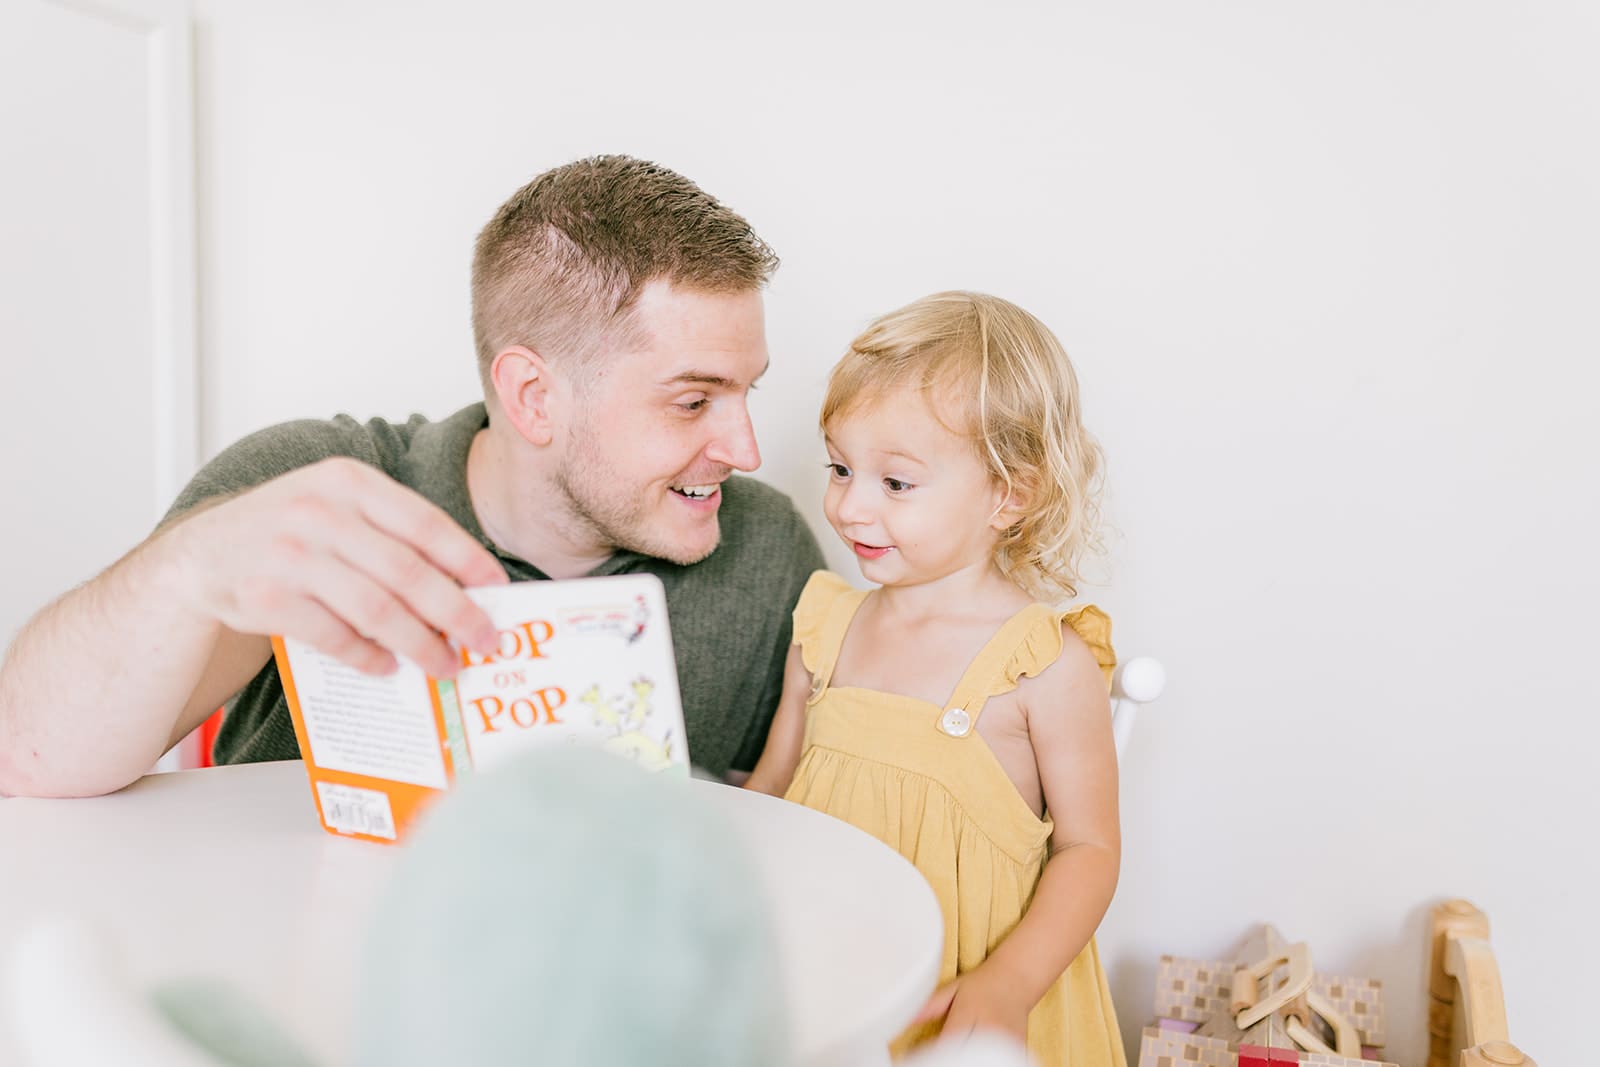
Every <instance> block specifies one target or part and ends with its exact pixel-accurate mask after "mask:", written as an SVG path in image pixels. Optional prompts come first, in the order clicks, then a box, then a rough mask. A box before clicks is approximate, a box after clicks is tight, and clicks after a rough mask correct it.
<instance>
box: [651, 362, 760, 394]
mask: <svg viewBox="0 0 1600 1067" xmlns="http://www.w3.org/2000/svg"><path fill="white" fill-rule="evenodd" d="M771 366H772V361H771V360H768V361H767V365H766V366H765V367H762V368H761V374H757V375H756V376H755V378H754V379H753V380H752V381H751V383H750V384H751V385H754V384H755V383H756V382H758V381H760V380H761V375H763V374H766V373H767V370H768V368H770V367H771ZM661 384H662V385H664V386H672V385H713V386H716V387H717V388H719V389H737V388H738V387H739V384H740V383H738V382H736V381H734V380H733V379H732V378H726V377H723V376H722V375H720V374H709V373H707V372H705V371H697V370H686V371H683V372H682V373H681V374H674V375H673V376H672V377H670V378H667V379H666V380H664V381H663V382H662V383H661Z"/></svg>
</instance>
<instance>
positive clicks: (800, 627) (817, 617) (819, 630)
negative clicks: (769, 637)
mask: <svg viewBox="0 0 1600 1067" xmlns="http://www.w3.org/2000/svg"><path fill="white" fill-rule="evenodd" d="M864 596H866V593H865V592H863V591H862V590H859V589H857V588H855V587H854V586H852V585H851V584H850V583H849V582H847V581H845V580H844V579H843V578H841V577H839V576H838V575H837V574H834V573H833V572H832V571H814V572H813V573H812V575H811V577H810V578H808V579H807V580H806V584H805V588H804V589H802V590H800V599H799V600H798V601H796V602H795V605H794V636H793V638H792V640H793V642H794V643H795V644H797V645H799V646H800V651H801V654H802V658H803V659H804V661H805V665H806V669H807V670H812V671H814V670H816V669H817V668H816V660H817V651H818V649H819V648H820V646H821V645H822V643H823V642H824V641H826V640H827V639H828V636H829V635H828V631H829V629H830V628H831V626H830V620H831V622H832V623H834V624H836V623H837V622H838V619H839V616H838V615H837V614H836V609H838V608H840V607H841V606H842V603H841V602H842V601H844V600H845V599H846V598H850V597H854V598H856V599H858V600H859V599H860V598H861V597H864ZM845 621H846V622H848V619H846V620H845Z"/></svg>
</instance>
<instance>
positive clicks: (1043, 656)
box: [949, 604, 1117, 723]
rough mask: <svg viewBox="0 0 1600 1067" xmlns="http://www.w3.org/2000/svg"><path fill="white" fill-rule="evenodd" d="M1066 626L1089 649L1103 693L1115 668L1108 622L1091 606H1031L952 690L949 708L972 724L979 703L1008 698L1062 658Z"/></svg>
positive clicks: (991, 643) (1012, 621) (1000, 633)
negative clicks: (1103, 683)
mask: <svg viewBox="0 0 1600 1067" xmlns="http://www.w3.org/2000/svg"><path fill="white" fill-rule="evenodd" d="M1063 624H1065V625H1066V626H1068V627H1069V628H1070V629H1071V630H1072V632H1073V633H1075V634H1077V635H1078V637H1079V638H1080V639H1081V640H1082V641H1083V643H1084V644H1086V645H1088V646H1089V651H1090V652H1092V653H1094V658H1095V662H1096V663H1098V664H1099V665H1100V672H1101V674H1103V675H1104V676H1105V680H1106V688H1108V689H1109V688H1110V687H1111V675H1112V672H1113V671H1115V670H1116V668H1117V654H1116V652H1115V651H1114V650H1113V649H1112V647H1111V619H1110V618H1109V617H1108V616H1107V615H1106V613H1105V612H1103V611H1101V610H1100V609H1099V608H1097V607H1095V606H1094V605H1093V604H1085V605H1084V606H1083V607H1080V608H1074V609H1072V610H1071V611H1058V610H1056V609H1055V608H1052V607H1051V606H1050V605H1048V604H1030V605H1029V606H1028V607H1026V608H1023V609H1022V610H1021V611H1020V612H1018V613H1017V614H1016V615H1014V616H1012V617H1011V619H1010V620H1009V621H1007V622H1006V624H1005V625H1004V626H1002V627H1000V629H999V630H998V631H996V633H995V635H994V637H993V638H991V639H990V640H989V643H988V644H986V645H984V647H983V649H982V651H980V652H979V653H978V655H977V656H976V657H975V658H974V659H973V661H972V664H971V666H969V667H968V668H967V672H966V674H965V675H963V676H962V678H961V681H960V682H958V683H957V684H956V689H955V692H954V693H953V694H952V695H951V698H950V705H949V706H950V708H952V709H956V708H959V709H961V710H962V711H964V712H965V713H966V715H967V717H968V719H969V720H970V722H972V723H976V722H977V721H978V716H979V715H980V714H981V713H982V711H983V705H984V703H985V702H986V701H987V700H988V699H989V698H990V697H992V696H999V695H1000V694H1001V693H1009V692H1011V691H1012V690H1013V689H1015V688H1016V687H1017V684H1018V683H1019V682H1020V681H1021V680H1022V679H1023V678H1024V677H1032V676H1034V675H1037V674H1039V673H1040V672H1042V671H1043V670H1044V669H1045V668H1046V667H1048V666H1050V664H1052V663H1054V662H1055V661H1056V660H1057V659H1059V658H1060V656H1061V649H1062V647H1063V646H1064V644H1065V639H1064V638H1063V637H1062V636H1061V627H1062V625H1063Z"/></svg>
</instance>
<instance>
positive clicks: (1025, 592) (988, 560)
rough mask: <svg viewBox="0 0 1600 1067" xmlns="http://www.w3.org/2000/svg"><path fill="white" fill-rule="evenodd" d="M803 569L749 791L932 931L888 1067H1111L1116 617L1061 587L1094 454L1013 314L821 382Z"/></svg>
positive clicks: (1069, 585) (1084, 513)
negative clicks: (1001, 1064)
mask: <svg viewBox="0 0 1600 1067" xmlns="http://www.w3.org/2000/svg"><path fill="white" fill-rule="evenodd" d="M821 422H822V429H823V433H824V437H825V440H826V444H827V449H828V469H829V474H830V477H829V485H828V490H827V495H826V497H825V499H824V503H823V508H824V511H825V512H826V514H827V517H828V522H829V523H830V524H831V525H832V526H833V528H834V530H835V531H836V532H837V533H838V535H839V536H840V537H841V538H843V540H844V542H845V543H846V544H847V545H849V546H850V547H851V549H852V551H853V552H854V553H855V555H856V559H857V560H858V562H859V564H860V566H861V573H862V574H863V575H864V576H865V577H866V578H867V579H868V580H869V581H871V582H874V583H876V584H877V585H878V588H876V589H873V590H872V591H870V592H861V591H858V590H854V589H852V588H851V587H850V586H849V585H848V584H847V583H846V582H844V581H843V580H842V579H840V578H838V577H836V576H834V575H832V574H828V573H826V572H818V573H817V574H815V575H813V576H812V578H811V581H810V583H809V584H808V585H807V586H806V589H805V592H804V593H803V594H802V595H801V597H800V601H799V603H798V604H797V605H796V607H795V612H794V645H793V647H791V649H790V650H789V659H788V666H787V673H786V676H785V681H784V692H783V697H782V700H781V702H780V704H779V707H778V711H777V715H776V718H775V719H774V721H773V725H772V732H771V734H770V736H769V737H768V740H767V746H766V749H765V751H764V752H763V753H762V756H761V759H760V762H759V763H758V764H757V765H756V769H755V770H754V771H753V772H752V773H751V776H750V779H749V781H748V782H747V783H746V785H747V786H748V787H749V788H752V789H760V790H763V791H765V792H768V793H774V794H781V795H784V796H786V797H788V798H789V799H791V800H795V801H798V802H799V803H802V804H805V805H807V806H809V807H812V808H816V809H817V810H819V811H824V812H827V813H829V814H832V815H836V816H838V817H839V818H842V819H845V820H846V821H848V822H851V823H854V824H855V825H857V826H859V827H861V828H862V829H864V830H866V831H867V832H869V833H871V834H873V835H875V836H876V837H878V838H879V839H880V840H882V841H884V842H885V843H887V844H888V845H890V846H892V847H893V848H895V849H898V850H899V851H900V853H901V854H902V855H904V856H905V857H906V858H907V859H908V860H910V861H911V862H912V863H913V864H915V865H916V866H917V868H918V869H919V870H920V871H921V872H922V873H923V875H924V876H925V877H926V878H927V879H928V881H929V883H930V884H931V885H932V886H933V889H934V892H935V893H936V894H937V895H938V897H939V903H940V905H941V908H942V910H943V912H944V922H945V944H944V962H943V966H942V969H941V973H940V985H939V988H938V990H937V991H936V992H935V994H934V995H933V997H932V998H931V999H930V1000H929V1002H928V1004H927V1006H926V1007H925V1008H924V1009H923V1012H922V1015H921V1017H920V1018H919V1024H920V1025H914V1026H913V1027H912V1029H911V1030H909V1031H907V1033H906V1034H904V1035H902V1037H901V1039H900V1040H899V1041H898V1042H897V1043H896V1051H903V1050H904V1049H905V1048H906V1047H908V1046H910V1045H914V1044H917V1043H920V1042H921V1041H924V1040H927V1039H928V1038H930V1037H932V1036H933V1035H934V1034H937V1033H939V1032H940V1030H941V1029H942V1030H943V1032H944V1033H946V1034H964V1033H967V1032H969V1031H971V1030H974V1029H980V1028H997V1029H1000V1030H1004V1031H1009V1032H1011V1033H1012V1034H1015V1035H1016V1036H1017V1037H1018V1038H1020V1039H1025V1040H1026V1042H1027V1045H1028V1050H1029V1053H1030V1054H1031V1056H1032V1057H1033V1058H1034V1060H1035V1061H1036V1062H1037V1063H1038V1064H1040V1065H1041V1067H1058V1065H1063V1064H1071V1065H1072V1067H1093V1065H1102V1064H1109V1065H1114V1067H1124V1063H1125V1061H1124V1056H1123V1051H1122V1043H1121V1038H1120V1037H1119V1036H1118V1033H1117V1023H1116V1016H1115V1013H1114V1012H1113V1010H1112V1005H1111V996H1110V992H1109V990H1108V989H1107V987H1106V978H1105V972H1104V970H1103V969H1102V968H1101V965H1100V958H1099V954H1098V952H1097V951H1096V949H1095V945H1094V941H1093V935H1094V931H1095V927H1096V926H1097V925H1098V924H1099V922H1100V918H1101V916H1102V915H1103V914H1104V913H1105V910H1106V906H1107V905H1108V904H1109V903H1110V901H1111V894H1112V890H1113V889H1114V888H1115V886H1116V881H1117V866H1118V862H1119V854H1120V851H1119V850H1120V837H1119V830H1118V821H1117V760H1116V750H1115V748H1114V746H1113V742H1112V734H1111V713H1110V707H1109V704H1108V694H1107V689H1108V683H1109V680H1110V676H1111V670H1112V667H1113V666H1114V664H1115V658H1114V656H1113V654H1112V651H1111V644H1110V622H1109V620H1108V619H1107V618H1106V616H1105V615H1104V614H1102V613H1101V612H1100V611H1099V610H1098V609H1096V608H1093V607H1083V608H1078V609H1076V610H1074V611H1058V610H1056V609H1055V608H1053V607H1052V606H1051V604H1052V603H1053V602H1055V601H1056V600H1058V599H1060V598H1062V597H1063V596H1070V595H1072V594H1073V593H1074V592H1075V583H1076V582H1077V580H1078V572H1077V565H1078V561H1079V559H1080V558H1081V557H1082V555H1083V554H1084V552H1085V550H1086V549H1087V548H1089V547H1090V546H1091V545H1092V544H1093V543H1094V541H1095V519H1096V516H1097V512H1098V508H1097V502H1096V488H1097V484H1098V476H1099V468H1100V461H1099V449H1098V448H1097V446H1096V445H1095V443H1094V441H1093V439H1092V438H1091V437H1090V436H1089V435H1088V434H1087V433H1086V432H1085V430H1084V429H1083V426H1082V424H1081V422H1080V419H1079V412H1078V387H1077V380H1076V377H1075V375H1074V374H1073V370H1072V365H1071V364H1070V363H1069V362H1068V360H1067V356H1066V353H1065V352H1064V351H1063V350H1062V348H1061V345H1060V343H1059V342H1058V341H1057V340H1056V339H1055V337H1054V336H1053V335H1052V334H1051V333H1050V331H1049V330H1048V329H1046V328H1045V326H1044V325H1043V324H1042V323H1040V322H1039V321H1038V320H1037V319H1035V318H1034V317H1033V316H1031V315H1029V314H1028V313H1027V312H1025V311H1023V310H1022V309H1021V308H1019V307H1017V306H1016V305H1014V304H1011V303H1008V302H1006V301H1004V300H1000V299H997V298H995V297H991V296H984V295H981V294H978V293H965V292H952V293H938V294H935V295H934V296H930V297H927V298H925V299H922V300H919V301H917V302H916V303H914V304H911V305H909V306H908V307H904V308H901V309H900V310H898V311H894V312H891V313H889V314H888V315H885V316H884V317H882V318H881V319H879V320H878V321H876V322H875V323H873V324H872V325H871V326H869V327H868V328H867V330H866V332H865V333H863V334H862V335H861V336H860V337H858V338H857V339H856V340H855V342H854V343H852V344H851V346H850V351H849V353H848V354H847V355H846V356H845V357H844V359H843V360H842V361H841V362H840V363H839V365H838V366H837V367H835V368H834V371H833V375H832V377H831V378H830V380H829V383H828V392H827V398H826V400H825V401H824V403H823V407H822V419H821Z"/></svg>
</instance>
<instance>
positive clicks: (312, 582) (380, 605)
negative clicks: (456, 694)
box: [300, 556, 459, 678]
mask: <svg viewBox="0 0 1600 1067" xmlns="http://www.w3.org/2000/svg"><path fill="white" fill-rule="evenodd" d="M300 580H301V581H302V582H303V583H304V587H305V588H306V589H307V590H311V591H314V592H313V593H312V595H313V596H314V598H315V599H316V600H317V601H318V602H319V603H321V604H322V606H323V607H325V608H327V609H328V610H329V611H331V612H332V613H333V614H334V615H336V616H338V618H339V619H340V620H341V621H343V622H344V623H345V625H347V626H349V627H350V628H351V629H353V630H354V631H356V633H358V634H360V635H361V636H362V637H364V638H366V639H367V640H369V641H371V642H373V643H375V644H377V645H379V646H381V647H383V648H384V649H387V650H388V651H390V652H392V653H394V654H395V655H397V656H404V657H405V658H406V659H409V660H411V661H412V662H414V663H416V664H417V665H418V666H419V667H421V668H422V669H423V670H425V671H427V672H428V673H429V674H432V675H434V676H435V677H440V678H450V677H454V676H455V673H456V670H457V668H458V666H459V661H458V660H457V658H456V655H455V654H454V653H453V652H452V651H451V650H450V646H449V645H447V644H445V642H444V640H443V639H442V638H441V637H439V635H438V633H437V632H435V631H434V629H433V628H432V627H431V626H429V625H428V624H427V623H424V622H423V621H422V620H421V619H419V618H417V617H416V616H415V615H413V614H412V613H411V609H410V608H409V607H407V606H406V604H405V602H404V601H402V600H400V599H399V598H398V597H396V596H395V595H394V594H393V593H391V592H390V591H389V590H387V589H385V588H383V586H381V585H379V584H378V583H377V582H375V581H373V580H372V579H371V578H369V577H368V576H367V575H366V574H365V573H364V572H362V571H360V570H358V569H356V568H354V567H351V566H350V565H349V564H347V563H345V562H344V561H343V560H340V559H338V558H337V557H333V556H318V557H315V558H313V559H311V560H309V561H308V562H307V564H306V565H305V567H304V573H303V574H302V575H301V579H300Z"/></svg>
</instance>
